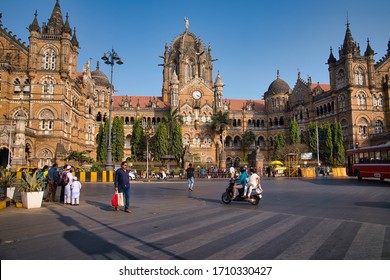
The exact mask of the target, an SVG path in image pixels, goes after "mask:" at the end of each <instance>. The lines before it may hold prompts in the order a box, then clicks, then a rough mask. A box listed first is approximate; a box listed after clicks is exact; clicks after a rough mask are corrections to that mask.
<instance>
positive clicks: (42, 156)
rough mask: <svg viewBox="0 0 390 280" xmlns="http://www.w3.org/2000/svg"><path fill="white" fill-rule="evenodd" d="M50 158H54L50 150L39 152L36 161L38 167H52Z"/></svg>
mask: <svg viewBox="0 0 390 280" xmlns="http://www.w3.org/2000/svg"><path fill="white" fill-rule="evenodd" d="M52 158H54V156H53V153H52V152H51V151H50V150H48V149H43V150H41V151H39V153H38V159H39V163H38V167H39V168H42V167H44V166H45V165H47V166H50V165H52V164H53V163H52V161H51V160H52Z"/></svg>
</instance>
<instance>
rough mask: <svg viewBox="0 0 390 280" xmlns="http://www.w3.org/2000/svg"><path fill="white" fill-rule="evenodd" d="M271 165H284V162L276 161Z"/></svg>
mask: <svg viewBox="0 0 390 280" xmlns="http://www.w3.org/2000/svg"><path fill="white" fill-rule="evenodd" d="M269 164H271V165H283V162H281V161H279V160H274V161H271V162H270V163H269Z"/></svg>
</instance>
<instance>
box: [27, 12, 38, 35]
mask: <svg viewBox="0 0 390 280" xmlns="http://www.w3.org/2000/svg"><path fill="white" fill-rule="evenodd" d="M37 16H38V12H37V11H35V14H34V19H33V22H32V23H31V24H30V26H29V27H28V30H29V31H30V32H33V31H35V32H38V33H40V32H41V28H40V27H39V24H38V19H37Z"/></svg>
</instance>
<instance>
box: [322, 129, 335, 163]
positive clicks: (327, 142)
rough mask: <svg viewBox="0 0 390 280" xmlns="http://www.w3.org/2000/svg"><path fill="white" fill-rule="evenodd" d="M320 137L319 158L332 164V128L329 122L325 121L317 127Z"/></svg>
mask: <svg viewBox="0 0 390 280" xmlns="http://www.w3.org/2000/svg"><path fill="white" fill-rule="evenodd" d="M319 138H320V158H321V159H322V161H323V163H324V164H326V165H332V164H333V143H332V130H331V128H330V124H329V123H326V124H323V125H322V126H321V128H320V129H319Z"/></svg>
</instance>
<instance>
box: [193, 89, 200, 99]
mask: <svg viewBox="0 0 390 280" xmlns="http://www.w3.org/2000/svg"><path fill="white" fill-rule="evenodd" d="M192 97H193V98H194V99H196V100H198V99H200V98H201V97H202V93H201V92H200V91H199V90H194V91H193V92H192Z"/></svg>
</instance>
